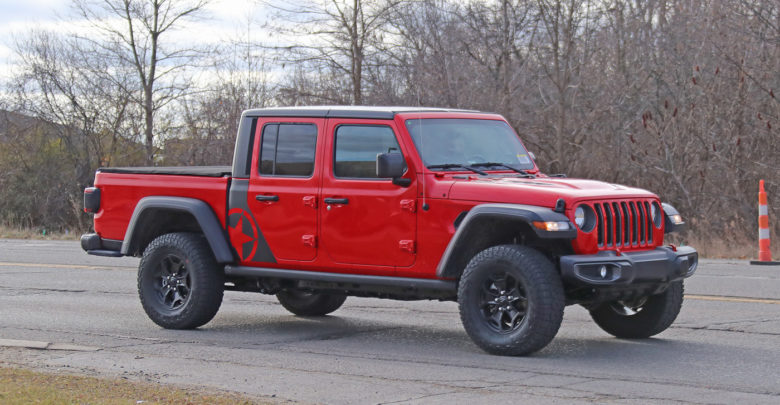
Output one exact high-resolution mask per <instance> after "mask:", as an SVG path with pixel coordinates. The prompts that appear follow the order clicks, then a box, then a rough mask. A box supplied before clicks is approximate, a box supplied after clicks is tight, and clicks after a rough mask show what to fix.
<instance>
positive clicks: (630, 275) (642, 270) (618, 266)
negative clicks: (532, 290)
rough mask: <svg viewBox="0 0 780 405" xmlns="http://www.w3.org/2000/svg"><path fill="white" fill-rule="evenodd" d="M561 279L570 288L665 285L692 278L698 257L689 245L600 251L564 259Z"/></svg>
mask: <svg viewBox="0 0 780 405" xmlns="http://www.w3.org/2000/svg"><path fill="white" fill-rule="evenodd" d="M560 263H561V277H562V278H563V281H564V283H565V284H566V285H568V286H571V287H621V286H625V287H630V286H634V285H647V284H666V283H670V282H672V281H677V280H682V279H684V278H686V277H690V276H691V275H693V273H694V272H695V271H696V267H697V266H698V264H699V254H698V253H696V250H695V249H694V248H692V247H690V246H683V247H678V248H676V249H673V248H671V247H667V246H661V247H658V248H655V249H653V250H648V251H640V252H624V253H621V254H620V255H619V256H618V254H617V253H616V252H610V251H607V252H600V253H598V254H595V255H568V256H562V257H561V262H560Z"/></svg>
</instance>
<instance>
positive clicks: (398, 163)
mask: <svg viewBox="0 0 780 405" xmlns="http://www.w3.org/2000/svg"><path fill="white" fill-rule="evenodd" d="M404 171H406V162H405V161H404V155H402V154H400V153H397V152H393V153H380V154H378V155H376V177H378V178H380V179H386V178H391V179H393V184H395V185H398V186H402V187H408V186H409V185H410V184H412V180H411V179H404V178H401V176H403V175H404Z"/></svg>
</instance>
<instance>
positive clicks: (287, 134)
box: [81, 107, 698, 355]
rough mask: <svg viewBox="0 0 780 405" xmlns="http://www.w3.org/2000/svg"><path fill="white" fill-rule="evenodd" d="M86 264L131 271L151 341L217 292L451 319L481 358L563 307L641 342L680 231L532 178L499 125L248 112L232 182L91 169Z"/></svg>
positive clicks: (455, 113) (203, 172)
mask: <svg viewBox="0 0 780 405" xmlns="http://www.w3.org/2000/svg"><path fill="white" fill-rule="evenodd" d="M84 207H85V208H84V209H85V211H87V212H91V213H94V214H95V216H94V229H95V233H91V234H86V235H83V236H82V238H81V245H82V248H83V249H84V250H86V251H87V253H90V254H94V255H103V256H122V255H127V256H140V257H141V258H142V259H141V262H140V265H139V270H138V292H139V295H140V299H141V302H142V304H143V308H144V310H145V311H146V313H147V314H148V316H149V317H150V318H151V319H152V320H153V321H154V322H155V323H157V324H158V325H160V326H162V327H165V328H173V329H185V328H195V327H198V326H201V325H203V324H205V323H207V322H209V321H210V320H211V319H212V318H213V317H214V315H215V314H216V313H217V310H218V309H219V307H220V304H221V302H222V297H223V292H224V290H233V291H253V292H260V293H264V294H275V295H276V296H277V297H278V299H279V301H280V303H281V304H282V305H283V306H284V307H285V308H286V309H288V310H289V311H291V312H292V313H294V314H297V315H301V316H321V315H325V314H328V313H330V312H333V311H335V310H336V309H338V308H339V307H340V306H341V305H342V304H343V303H344V300H345V299H346V297H347V296H349V295H352V296H362V297H380V298H391V299H401V300H409V299H438V300H452V301H457V302H458V305H459V310H460V316H461V320H462V322H463V326H464V328H465V329H466V332H467V333H468V335H469V336H470V337H471V338H472V340H473V341H474V342H475V343H476V344H477V345H479V346H480V347H481V348H483V349H484V350H486V351H488V352H490V353H495V354H503V355H522V354H528V353H532V352H534V351H537V350H540V349H542V348H543V347H544V346H546V345H547V344H548V343H549V342H550V341H551V340H552V339H553V337H554V336H555V334H556V333H557V332H558V329H559V327H560V324H561V321H562V317H563V309H564V307H565V306H566V305H572V304H580V305H583V306H584V307H585V308H587V309H588V310H589V311H590V313H591V315H592V317H593V319H594V321H595V322H596V323H597V324H598V325H599V326H600V327H601V328H602V329H604V330H605V331H607V332H608V333H610V334H612V335H615V336H617V337H623V338H645V337H649V336H652V335H655V334H657V333H660V332H662V331H663V330H665V329H666V328H667V327H669V326H670V325H671V324H672V322H673V321H674V319H675V318H676V316H677V314H678V313H679V311H680V307H681V305H682V300H683V279H684V278H686V277H689V276H691V275H692V274H693V273H694V271H695V270H696V266H697V263H698V255H697V253H696V251H695V250H694V249H693V248H691V247H675V246H673V245H664V235H665V233H668V232H673V231H677V230H680V229H681V228H682V227H683V226H684V225H685V224H684V222H683V220H682V218H681V216H680V214H679V213H678V212H677V211H676V210H675V209H674V208H673V207H672V206H670V205H668V204H663V203H661V201H660V200H659V198H658V197H657V196H656V195H655V194H652V193H650V192H648V191H645V190H641V189H637V188H631V187H626V186H622V185H617V184H609V183H604V182H599V181H591V180H579V179H576V180H575V179H569V178H565V177H563V176H555V175H545V174H543V173H541V172H540V171H539V168H538V167H537V166H536V163H535V162H534V160H533V155H531V154H530V153H529V152H528V151H527V150H526V149H525V147H524V146H523V144H522V142H521V141H520V138H519V137H518V136H517V134H516V133H515V132H514V130H513V129H512V127H511V126H510V125H509V124H507V122H506V120H505V119H504V118H503V117H501V116H500V115H496V114H488V113H482V112H476V111H465V110H449V109H433V108H418V107H296V108H270V109H255V110H248V111H245V112H244V113H243V115H242V117H241V123H240V128H239V132H238V135H237V140H236V147H235V154H234V159H233V166H232V167H181V168H179V167H150V168H101V169H99V170H98V172H97V174H96V176H95V183H94V187H90V188H87V189H86V190H85V192H84Z"/></svg>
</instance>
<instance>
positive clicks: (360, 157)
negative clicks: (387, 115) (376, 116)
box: [333, 125, 401, 179]
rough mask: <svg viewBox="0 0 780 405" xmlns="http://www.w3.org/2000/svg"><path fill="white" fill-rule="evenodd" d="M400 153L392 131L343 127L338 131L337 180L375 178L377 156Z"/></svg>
mask: <svg viewBox="0 0 780 405" xmlns="http://www.w3.org/2000/svg"><path fill="white" fill-rule="evenodd" d="M388 152H399V153H400V152H401V149H400V148H399V146H398V141H397V140H396V139H395V134H394V133H393V130H392V129H391V128H390V127H388V126H384V125H342V126H339V127H338V128H337V129H336V150H335V153H334V162H335V164H334V166H333V172H334V174H335V175H336V177H348V178H371V179H375V178H377V177H376V155H378V154H380V153H388Z"/></svg>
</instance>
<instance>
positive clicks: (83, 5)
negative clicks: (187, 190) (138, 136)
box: [73, 0, 207, 164]
mask: <svg viewBox="0 0 780 405" xmlns="http://www.w3.org/2000/svg"><path fill="white" fill-rule="evenodd" d="M73 2H74V6H75V8H76V10H77V11H78V13H79V14H80V15H81V16H82V17H83V18H85V19H86V20H87V21H89V22H90V24H91V25H92V26H93V27H95V28H97V29H99V30H100V32H102V33H103V35H104V36H103V37H101V38H98V39H95V40H94V43H95V44H96V45H99V46H100V48H101V49H102V50H103V51H104V52H105V53H106V54H107V57H108V55H110V56H112V57H113V58H115V59H117V60H119V61H121V62H123V63H128V62H129V63H130V64H131V65H132V66H133V67H134V68H135V73H136V75H137V77H138V79H139V81H140V84H141V91H140V94H137V95H135V97H134V101H135V102H136V103H138V104H139V105H140V106H141V108H142V109H143V112H144V142H145V145H146V161H147V164H153V163H154V156H155V147H154V141H155V135H156V134H155V115H156V113H157V112H158V111H159V110H160V109H161V108H163V107H165V106H166V105H167V104H168V103H170V102H171V101H173V100H176V99H177V98H179V97H181V96H182V95H183V94H186V92H187V90H188V89H189V88H190V83H189V82H188V81H187V79H186V78H183V77H181V76H177V74H178V73H181V71H182V70H184V69H185V67H186V66H188V65H189V64H191V63H193V62H194V61H195V60H196V58H197V57H198V56H199V52H197V50H196V49H194V48H191V47H186V46H176V45H174V44H169V43H166V42H165V41H164V38H166V37H167V34H168V33H169V32H170V31H172V30H174V29H175V28H176V27H178V26H179V25H181V24H182V23H184V22H185V21H186V20H187V19H193V18H195V17H197V16H198V15H199V14H200V13H201V12H202V10H203V7H204V6H205V5H206V3H207V0H73ZM117 20H119V21H121V23H117Z"/></svg>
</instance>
